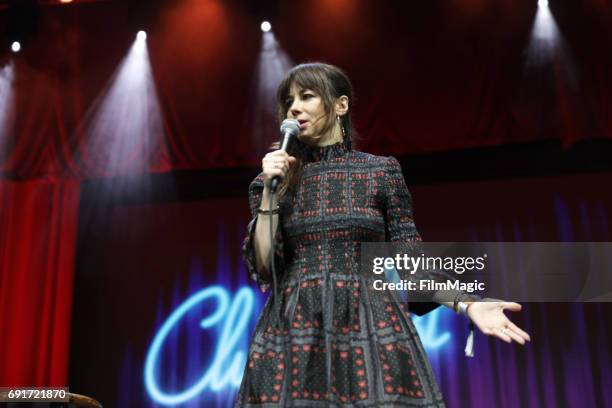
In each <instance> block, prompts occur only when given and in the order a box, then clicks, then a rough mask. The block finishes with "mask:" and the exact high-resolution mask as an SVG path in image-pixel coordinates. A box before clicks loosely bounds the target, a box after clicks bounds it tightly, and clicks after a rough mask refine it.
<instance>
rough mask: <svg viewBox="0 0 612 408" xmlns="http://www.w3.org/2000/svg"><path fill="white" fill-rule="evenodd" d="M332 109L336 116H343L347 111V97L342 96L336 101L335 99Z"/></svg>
mask: <svg viewBox="0 0 612 408" xmlns="http://www.w3.org/2000/svg"><path fill="white" fill-rule="evenodd" d="M334 109H335V111H336V115H338V116H344V115H346V113H347V112H348V110H349V99H348V96H346V95H342V96H341V97H339V98H338V99H336V103H335V105H334Z"/></svg>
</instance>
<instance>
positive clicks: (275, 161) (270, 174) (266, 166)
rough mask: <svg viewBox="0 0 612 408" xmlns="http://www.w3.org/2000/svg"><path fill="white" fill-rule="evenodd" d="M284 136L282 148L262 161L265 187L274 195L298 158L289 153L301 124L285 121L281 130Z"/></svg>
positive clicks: (290, 120) (289, 120) (294, 121)
mask: <svg viewBox="0 0 612 408" xmlns="http://www.w3.org/2000/svg"><path fill="white" fill-rule="evenodd" d="M280 131H281V134H282V135H283V139H282V144H281V148H280V149H278V150H275V151H273V152H270V153H268V154H266V155H265V156H264V158H263V160H262V161H261V163H262V170H263V175H264V186H266V187H268V188H269V189H270V191H271V192H272V193H275V192H276V189H277V188H278V185H279V184H280V181H281V179H283V178H284V177H285V176H286V174H287V171H288V170H289V166H291V165H292V164H293V163H295V161H296V158H295V157H293V156H290V155H289V154H288V153H287V149H288V147H289V144H290V142H291V141H292V140H293V138H295V137H297V135H298V134H299V133H300V123H299V122H298V121H297V120H295V119H285V120H284V121H283V123H282V125H281V128H280Z"/></svg>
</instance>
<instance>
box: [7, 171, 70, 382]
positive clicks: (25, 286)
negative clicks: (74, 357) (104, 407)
mask: <svg viewBox="0 0 612 408" xmlns="http://www.w3.org/2000/svg"><path fill="white" fill-rule="evenodd" d="M78 205H79V183H78V181H61V182H53V181H51V182H50V181H27V182H12V181H0V221H1V222H0V361H1V362H2V363H1V364H0V386H8V385H10V386H65V385H66V384H67V374H68V357H69V336H70V315H71V307H72V284H73V273H74V261H75V249H76V248H75V246H76V236H77V221H78Z"/></svg>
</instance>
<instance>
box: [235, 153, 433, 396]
mask: <svg viewBox="0 0 612 408" xmlns="http://www.w3.org/2000/svg"><path fill="white" fill-rule="evenodd" d="M262 192H263V178H262V176H261V175H259V176H258V177H257V178H255V180H253V182H252V183H251V185H250V188H249V201H250V208H251V212H252V214H253V217H254V218H253V220H252V221H251V223H250V224H249V227H248V234H247V237H246V239H245V241H244V246H243V251H244V256H245V259H246V262H247V265H248V268H249V272H250V274H251V276H252V277H253V278H254V279H256V280H257V281H258V283H259V285H260V287H261V289H262V290H267V288H268V287H269V286H270V282H268V281H264V280H262V279H261V277H260V276H259V275H258V274H257V272H256V269H255V254H254V249H253V242H252V239H253V234H254V231H255V225H256V222H257V213H256V210H257V208H259V206H260V203H261V198H262ZM275 240H276V241H275V242H276V253H275V262H276V263H275V265H276V271H277V275H278V276H279V287H278V292H279V299H280V314H279V316H281V319H283V320H282V322H279V321H277V319H278V317H277V315H276V314H275V313H274V307H273V305H272V303H273V301H272V298H273V296H270V297H269V299H268V302H267V303H266V305H265V307H264V310H263V312H262V315H261V316H260V318H259V321H258V323H257V326H256V328H255V332H254V334H253V338H252V342H251V345H250V347H249V351H248V359H247V366H246V369H245V372H244V376H243V379H242V385H241V387H240V391H239V394H238V397H237V401H236V406H237V407H376V408H382V407H413V406H417V407H443V406H444V402H443V399H442V395H441V393H440V391H439V389H438V386H437V383H436V381H435V378H434V375H433V372H432V370H431V366H430V364H429V361H428V360H427V356H426V354H425V351H424V350H423V346H422V344H421V341H420V339H419V336H418V334H417V331H416V329H415V327H414V324H413V322H412V320H411V318H410V315H409V313H408V310H407V306H406V305H405V304H402V303H398V302H393V301H389V299H388V298H386V297H385V296H383V295H382V294H380V295H376V292H374V291H369V290H365V288H364V286H365V284H364V282H363V278H362V277H361V274H360V272H359V267H360V266H359V262H360V244H361V242H374V241H403V242H413V241H417V240H420V237H419V234H418V232H417V230H416V227H415V224H414V221H413V219H412V209H411V199H410V194H409V192H408V189H407V187H406V183H405V181H404V177H403V175H402V171H401V168H400V165H399V163H398V161H397V160H396V159H395V158H393V157H381V156H374V155H371V154H367V153H363V152H358V151H352V150H350V149H349V148H348V147H347V146H346V145H345V144H343V143H338V144H335V145H330V146H325V147H321V148H313V149H310V150H308V151H307V154H306V155H305V156H304V166H303V173H302V178H301V181H300V183H299V186H298V188H297V190H296V193H295V195H294V196H292V197H291V198H289V196H288V198H287V199H286V200H282V201H281V203H280V222H279V228H278V230H277V234H276V237H275ZM423 311H424V310H421V312H423ZM279 323H280V324H279Z"/></svg>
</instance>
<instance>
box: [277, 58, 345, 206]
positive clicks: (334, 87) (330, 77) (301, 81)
mask: <svg viewBox="0 0 612 408" xmlns="http://www.w3.org/2000/svg"><path fill="white" fill-rule="evenodd" d="M293 84H295V85H297V86H298V87H300V88H303V89H310V90H311V91H314V92H315V93H316V94H317V95H319V96H320V97H321V100H322V101H323V106H324V109H325V112H326V113H327V118H326V120H325V123H324V126H323V130H322V132H323V133H327V132H328V131H330V130H331V129H332V128H333V127H334V124H335V122H336V115H334V110H333V108H334V104H335V103H336V100H337V99H338V98H339V97H341V96H343V95H345V96H347V97H348V100H349V109H348V112H347V113H346V114H345V115H343V116H341V117H340V125H341V126H342V133H343V135H344V143H345V144H346V145H347V146H348V147H349V149H350V148H352V144H353V143H352V135H353V133H354V132H353V131H352V128H351V117H350V116H351V110H352V105H353V87H352V85H351V82H350V80H349V79H348V77H347V76H346V74H345V73H344V72H343V71H342V70H341V69H340V68H338V67H335V66H333V65H329V64H323V63H320V62H312V63H307V64H300V65H297V66H295V67H293V68H292V69H291V70H290V71H289V72H287V74H286V75H285V77H284V78H283V80H282V81H281V83H280V85H279V86H278V90H277V92H276V106H277V112H278V121H279V123H281V122H282V121H283V120H285V119H286V118H287V111H288V110H289V108H290V105H289V104H288V103H287V99H288V97H289V92H290V90H291V87H292V85H293ZM273 148H276V149H278V144H275V145H273ZM296 158H297V162H296V163H295V164H294V165H293V166H292V167H291V168H290V169H289V171H288V173H287V175H286V177H285V180H284V181H283V183H282V184H281V186H280V189H279V196H283V195H284V194H285V192H286V191H287V190H289V191H290V192H291V193H294V192H295V189H296V186H297V184H298V182H299V180H300V177H301V173H302V171H301V170H302V161H301V158H300V157H299V156H297V155H296Z"/></svg>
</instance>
